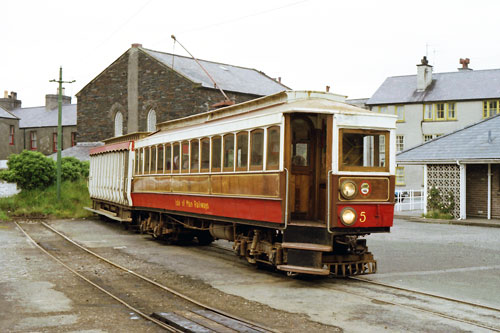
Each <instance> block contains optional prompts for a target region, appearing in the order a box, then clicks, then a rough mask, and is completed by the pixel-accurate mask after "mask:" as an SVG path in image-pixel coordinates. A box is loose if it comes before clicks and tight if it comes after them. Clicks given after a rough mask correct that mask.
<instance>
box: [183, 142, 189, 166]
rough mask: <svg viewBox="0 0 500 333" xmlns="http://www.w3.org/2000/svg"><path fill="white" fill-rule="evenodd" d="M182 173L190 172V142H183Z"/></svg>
mask: <svg viewBox="0 0 500 333" xmlns="http://www.w3.org/2000/svg"><path fill="white" fill-rule="evenodd" d="M181 155H182V156H181V157H182V158H181V163H182V164H181V172H188V170H189V142H188V141H183V142H182V153H181Z"/></svg>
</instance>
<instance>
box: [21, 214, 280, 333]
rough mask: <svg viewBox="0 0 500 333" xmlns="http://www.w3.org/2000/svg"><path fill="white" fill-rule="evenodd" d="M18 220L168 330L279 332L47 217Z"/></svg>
mask: <svg viewBox="0 0 500 333" xmlns="http://www.w3.org/2000/svg"><path fill="white" fill-rule="evenodd" d="M16 225H17V227H18V228H19V229H20V230H21V231H22V233H23V234H24V235H25V236H26V237H27V238H28V239H29V240H30V241H31V242H32V243H33V244H34V245H35V246H36V247H37V248H39V249H40V250H41V251H42V252H44V253H45V254H46V255H48V256H49V257H51V258H52V259H53V260H55V261H57V262H58V263H59V264H60V265H61V266H63V267H65V268H66V269H67V270H69V271H70V272H71V273H73V274H74V275H76V276H78V277H79V278H80V279H82V280H83V281H85V282H86V283H88V284H90V285H92V286H93V287H95V288H97V289H98V290H99V291H101V292H102V293H104V294H106V295H107V296H109V297H111V298H113V299H114V300H115V301H117V302H118V303H120V304H122V305H123V306H125V307H127V308H128V309H130V310H131V311H133V312H134V313H136V314H138V315H140V316H141V317H142V318H144V319H145V320H147V321H149V322H151V323H154V324H155V325H157V326H158V327H160V328H162V329H164V330H167V331H169V332H197V333H198V332H200V333H201V332H203V333H208V332H227V333H230V332H232V333H234V332H248V333H263V332H276V331H275V330H273V329H271V328H268V327H264V326H262V325H260V324H257V323H253V322H250V321H247V320H244V319H242V318H239V317H236V316H233V315H231V314H229V313H226V312H224V311H221V310H218V309H215V308H212V307H210V306H208V305H206V304H202V303H200V302H198V301H196V300H194V299H192V298H190V297H189V296H186V295H184V294H182V293H180V292H178V291H175V290H173V289H171V288H169V287H167V286H164V285H162V284H160V283H158V282H156V281H154V280H151V279H149V278H148V277H146V276H143V275H141V274H139V273H137V272H134V271H132V270H130V269H128V268H126V267H123V266H121V265H119V264H117V263H114V262H112V261H111V260H109V259H106V258H104V257H102V256H100V255H99V254H97V253H95V252H93V251H91V250H90V249H88V248H86V247H84V246H82V245H80V244H78V243H77V242H75V241H74V240H72V239H70V238H69V237H67V236H66V235H64V234H62V233H61V232H59V231H58V230H56V229H54V228H53V227H51V226H49V225H48V224H46V223H44V222H39V223H34V224H29V225H25V226H24V228H23V227H21V225H20V224H19V223H17V222H16ZM42 226H43V227H42ZM47 233H49V235H48V234H47ZM34 234H42V237H40V236H38V237H37V236H33V235H34ZM50 235H57V236H59V237H60V238H61V239H63V240H64V241H63V242H60V241H59V242H56V241H51V240H47V237H50ZM37 239H38V241H37ZM75 248H77V251H76V252H75ZM75 258H78V260H75ZM118 282H119V285H118Z"/></svg>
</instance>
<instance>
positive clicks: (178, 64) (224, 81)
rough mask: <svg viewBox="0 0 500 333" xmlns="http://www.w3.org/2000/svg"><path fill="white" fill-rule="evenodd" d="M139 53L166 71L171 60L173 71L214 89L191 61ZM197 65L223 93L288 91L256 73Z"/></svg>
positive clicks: (210, 64)
mask: <svg viewBox="0 0 500 333" xmlns="http://www.w3.org/2000/svg"><path fill="white" fill-rule="evenodd" d="M141 50H142V51H144V52H146V53H147V54H149V55H150V56H152V57H153V58H155V59H156V60H158V61H159V62H161V63H162V64H163V65H165V66H167V67H169V68H172V57H173V58H174V63H173V69H174V70H175V71H176V72H178V73H180V74H182V75H183V76H185V77H187V78H188V79H189V80H191V81H193V82H196V83H200V84H201V85H202V86H203V87H206V88H212V89H213V88H214V84H213V83H212V81H211V80H210V79H209V77H208V76H207V74H206V73H205V72H204V71H203V69H202V68H201V67H200V65H198V64H197V63H196V61H195V60H194V59H192V58H189V57H183V56H179V55H172V54H170V53H163V52H158V51H153V50H148V49H144V48H141ZM198 61H199V62H200V63H201V64H202V65H203V67H204V68H205V69H206V70H207V72H208V73H209V74H210V76H212V77H213V79H214V80H215V82H217V84H218V85H219V86H220V87H221V88H222V89H223V90H224V91H226V90H227V91H233V92H240V93H246V94H253V95H261V96H267V95H272V94H274V93H277V92H280V91H283V90H288V89H290V88H288V87H287V86H285V85H283V84H281V83H279V82H277V81H275V80H273V79H272V78H270V77H268V76H267V75H265V74H264V73H262V72H260V71H258V70H255V69H251V68H245V67H239V66H233V65H228V64H222V63H218V62H213V61H206V60H200V59H198Z"/></svg>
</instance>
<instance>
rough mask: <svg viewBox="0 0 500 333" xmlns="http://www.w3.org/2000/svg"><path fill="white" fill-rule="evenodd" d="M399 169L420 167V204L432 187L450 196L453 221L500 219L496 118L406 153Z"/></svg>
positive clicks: (401, 155) (498, 120)
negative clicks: (422, 186) (421, 190)
mask: <svg viewBox="0 0 500 333" xmlns="http://www.w3.org/2000/svg"><path fill="white" fill-rule="evenodd" d="M397 161H398V163H399V164H401V165H405V166H411V165H424V198H425V199H424V200H425V202H426V205H425V208H426V209H427V195H428V193H429V190H430V189H431V188H432V187H435V188H437V189H439V191H440V192H441V195H442V196H443V195H444V196H447V195H449V194H451V195H452V196H451V197H452V198H453V200H454V216H455V218H460V219H465V218H468V217H484V218H488V219H490V218H500V115H496V116H492V117H491V118H487V119H486V120H483V121H481V122H479V123H477V124H474V125H471V126H468V127H466V128H464V129H461V130H458V131H455V132H453V133H450V134H447V135H443V136H440V137H439V138H436V139H434V140H432V141H429V142H426V143H424V144H422V145H419V146H417V147H414V148H411V149H408V150H406V151H404V152H402V153H399V154H398V155H397Z"/></svg>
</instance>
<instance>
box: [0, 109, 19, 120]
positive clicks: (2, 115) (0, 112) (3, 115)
mask: <svg viewBox="0 0 500 333" xmlns="http://www.w3.org/2000/svg"><path fill="white" fill-rule="evenodd" d="M0 118H7V119H17V117H16V116H14V115H13V114H12V113H10V112H9V111H7V110H4V109H2V108H1V107H0Z"/></svg>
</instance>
